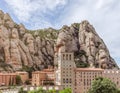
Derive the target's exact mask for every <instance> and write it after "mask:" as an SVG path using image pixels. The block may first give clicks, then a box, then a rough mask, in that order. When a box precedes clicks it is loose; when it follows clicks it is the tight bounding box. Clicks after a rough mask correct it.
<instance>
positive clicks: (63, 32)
mask: <svg viewBox="0 0 120 93" xmlns="http://www.w3.org/2000/svg"><path fill="white" fill-rule="evenodd" d="M54 47H56V48H55V49H54ZM59 48H60V50H59V51H61V52H62V51H63V52H74V55H75V61H76V65H77V66H78V67H80V66H84V67H86V66H89V65H91V64H92V65H94V66H96V67H99V66H100V67H102V68H114V67H117V65H116V63H115V61H114V60H113V59H112V58H111V57H110V54H109V51H108V49H107V47H106V45H105V44H104V42H103V40H102V39H101V38H100V37H99V36H98V34H97V33H96V32H95V29H94V28H93V26H92V25H90V24H89V22H88V21H83V22H81V23H74V24H72V25H71V26H70V27H68V26H63V27H62V28H61V29H60V30H55V29H53V28H48V29H39V30H31V31H30V30H28V29H26V28H25V27H24V25H23V24H16V23H15V22H14V21H13V20H12V19H11V17H10V16H9V14H7V13H3V12H2V11H0V71H5V70H6V71H7V70H11V71H12V70H26V69H28V68H32V69H34V70H40V69H43V68H47V67H48V66H53V65H54V52H55V51H54V50H56V51H57V50H58V49H59Z"/></svg>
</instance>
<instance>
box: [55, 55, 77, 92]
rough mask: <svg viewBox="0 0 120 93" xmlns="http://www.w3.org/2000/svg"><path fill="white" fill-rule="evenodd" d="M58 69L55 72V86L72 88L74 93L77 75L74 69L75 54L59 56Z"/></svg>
mask: <svg viewBox="0 0 120 93" xmlns="http://www.w3.org/2000/svg"><path fill="white" fill-rule="evenodd" d="M57 59H58V60H57V61H58V67H57V68H56V72H55V78H56V80H55V84H56V85H61V86H63V87H64V88H67V87H69V88H71V89H72V90H73V91H74V86H75V85H74V84H75V73H74V69H75V68H76V67H75V62H74V55H73V53H59V54H58V58H57Z"/></svg>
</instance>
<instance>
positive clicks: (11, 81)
mask: <svg viewBox="0 0 120 93" xmlns="http://www.w3.org/2000/svg"><path fill="white" fill-rule="evenodd" d="M17 75H19V76H20V77H21V80H22V83H25V81H26V80H28V79H29V78H28V73H27V72H15V73H7V72H5V73H0V86H9V85H16V76H17Z"/></svg>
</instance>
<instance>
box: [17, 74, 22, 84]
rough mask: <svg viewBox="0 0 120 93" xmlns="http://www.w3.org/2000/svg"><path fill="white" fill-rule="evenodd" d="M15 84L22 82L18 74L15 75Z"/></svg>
mask: <svg viewBox="0 0 120 93" xmlns="http://www.w3.org/2000/svg"><path fill="white" fill-rule="evenodd" d="M16 84H17V85H21V84H22V80H21V77H20V76H19V75H17V76H16Z"/></svg>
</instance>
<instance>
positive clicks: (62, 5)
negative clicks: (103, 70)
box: [0, 0, 120, 66]
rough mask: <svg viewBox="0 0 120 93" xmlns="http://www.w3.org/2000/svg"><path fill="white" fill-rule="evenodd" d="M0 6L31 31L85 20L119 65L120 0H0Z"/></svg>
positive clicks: (57, 27) (59, 26)
mask: <svg viewBox="0 0 120 93" xmlns="http://www.w3.org/2000/svg"><path fill="white" fill-rule="evenodd" d="M0 9H1V10H3V11H4V12H5V13H9V14H10V16H11V17H12V19H13V20H14V21H15V22H16V23H18V24H19V23H23V24H24V25H25V27H26V28H28V29H31V30H33V29H34V30H35V29H41V28H48V27H53V28H56V29H59V28H61V27H62V26H63V25H70V24H72V23H76V22H77V23H80V22H81V21H83V20H88V21H89V22H90V23H91V24H92V25H93V26H94V28H95V29H96V32H97V33H98V34H99V36H100V37H101V38H102V39H103V40H104V42H105V44H106V45H107V47H108V49H109V51H110V55H111V56H112V57H113V58H114V59H115V61H116V62H117V63H118V65H119V66H120V54H119V53H120V47H119V46H120V41H119V39H120V34H119V31H120V0H0Z"/></svg>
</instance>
